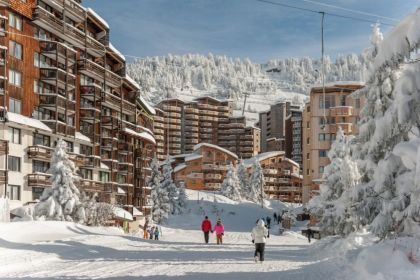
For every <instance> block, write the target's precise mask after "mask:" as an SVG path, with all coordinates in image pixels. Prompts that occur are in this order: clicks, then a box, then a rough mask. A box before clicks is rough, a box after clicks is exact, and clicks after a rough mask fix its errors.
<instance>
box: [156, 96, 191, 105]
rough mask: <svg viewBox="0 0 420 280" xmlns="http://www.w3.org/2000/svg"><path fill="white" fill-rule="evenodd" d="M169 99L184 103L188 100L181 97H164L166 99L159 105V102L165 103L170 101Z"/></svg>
mask: <svg viewBox="0 0 420 280" xmlns="http://www.w3.org/2000/svg"><path fill="white" fill-rule="evenodd" d="M169 101H179V102H182V103H183V104H185V103H186V102H185V101H184V100H182V99H180V98H175V97H174V98H167V99H164V100H162V101H160V102H159V103H158V104H157V105H159V104H164V103H166V102H169Z"/></svg>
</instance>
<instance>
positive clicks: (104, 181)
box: [99, 171, 109, 183]
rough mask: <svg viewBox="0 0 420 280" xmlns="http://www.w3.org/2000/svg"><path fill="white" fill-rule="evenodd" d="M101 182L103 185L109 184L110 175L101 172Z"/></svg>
mask: <svg viewBox="0 0 420 280" xmlns="http://www.w3.org/2000/svg"><path fill="white" fill-rule="evenodd" d="M99 181H101V182H103V183H106V182H109V173H108V172H105V171H99Z"/></svg>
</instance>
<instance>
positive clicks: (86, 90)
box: [80, 85, 102, 101]
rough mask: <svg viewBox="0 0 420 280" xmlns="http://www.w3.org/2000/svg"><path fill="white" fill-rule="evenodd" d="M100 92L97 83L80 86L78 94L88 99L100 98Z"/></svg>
mask: <svg viewBox="0 0 420 280" xmlns="http://www.w3.org/2000/svg"><path fill="white" fill-rule="evenodd" d="M101 92H102V90H101V87H100V86H97V85H87V86H80V96H81V97H83V98H86V99H88V100H90V101H96V100H100V99H101V97H102V94H101Z"/></svg>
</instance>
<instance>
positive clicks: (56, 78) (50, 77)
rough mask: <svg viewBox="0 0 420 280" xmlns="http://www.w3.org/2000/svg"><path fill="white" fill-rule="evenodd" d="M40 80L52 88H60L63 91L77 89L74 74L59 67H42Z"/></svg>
mask: <svg viewBox="0 0 420 280" xmlns="http://www.w3.org/2000/svg"><path fill="white" fill-rule="evenodd" d="M39 76H40V77H39V78H40V79H41V80H42V81H43V82H45V83H48V84H50V85H52V86H58V87H59V88H61V89H64V90H65V89H67V90H68V89H69V88H70V89H74V88H75V87H76V84H75V83H76V78H75V76H74V75H73V74H71V73H69V72H66V71H64V70H62V69H60V68H57V67H41V68H40V71H39Z"/></svg>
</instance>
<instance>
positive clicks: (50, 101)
mask: <svg viewBox="0 0 420 280" xmlns="http://www.w3.org/2000/svg"><path fill="white" fill-rule="evenodd" d="M38 95H39V106H41V107H44V108H48V109H49V110H53V111H58V112H60V113H62V114H71V113H73V114H74V112H75V111H76V102H75V101H73V100H69V99H67V98H66V97H64V96H62V95H60V94H55V93H39V94H38Z"/></svg>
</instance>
